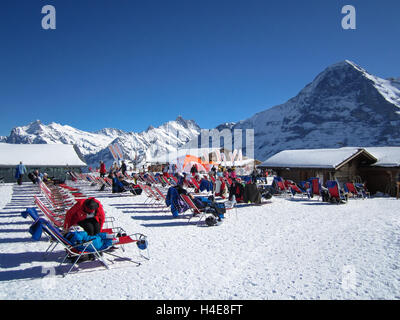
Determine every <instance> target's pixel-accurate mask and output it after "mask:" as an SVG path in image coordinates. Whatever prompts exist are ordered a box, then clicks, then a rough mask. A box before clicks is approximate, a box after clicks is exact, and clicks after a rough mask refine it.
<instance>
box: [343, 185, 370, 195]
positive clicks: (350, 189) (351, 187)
mask: <svg viewBox="0 0 400 320" xmlns="http://www.w3.org/2000/svg"><path fill="white" fill-rule="evenodd" d="M343 188H344V190H345V191H346V192H348V193H350V194H351V195H352V198H362V199H365V198H367V195H366V194H365V192H363V190H357V188H356V186H355V184H354V183H353V182H346V183H345V184H344V186H343Z"/></svg>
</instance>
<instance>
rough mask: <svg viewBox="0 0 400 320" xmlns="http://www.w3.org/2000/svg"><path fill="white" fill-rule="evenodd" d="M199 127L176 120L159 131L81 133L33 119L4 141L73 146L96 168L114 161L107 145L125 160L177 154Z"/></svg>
mask: <svg viewBox="0 0 400 320" xmlns="http://www.w3.org/2000/svg"><path fill="white" fill-rule="evenodd" d="M199 133H200V127H199V126H198V125H197V124H196V123H195V122H194V121H193V120H185V119H183V118H182V117H178V118H177V119H176V120H174V121H169V122H167V123H164V124H162V125H161V126H160V127H158V128H154V127H149V128H148V129H147V130H146V131H143V132H140V133H135V132H126V131H123V130H119V129H114V128H104V129H101V130H98V131H96V132H87V131H82V130H79V129H76V128H73V127H71V126H69V125H61V124H58V123H55V122H52V123H50V124H48V125H46V124H43V123H42V122H41V121H40V120H36V121H34V122H32V123H30V124H28V125H26V126H21V127H16V128H14V129H12V131H11V134H10V136H9V137H7V138H6V139H5V141H3V142H7V143H17V144H21V143H22V144H74V145H76V146H77V147H78V148H79V150H80V151H81V153H82V154H83V155H84V156H85V160H86V162H87V163H88V165H91V166H97V165H98V163H99V161H100V160H103V161H105V162H106V164H107V165H111V164H112V162H113V161H114V159H113V158H112V155H111V153H110V151H109V149H108V146H109V145H110V144H114V143H119V145H120V146H121V147H122V152H123V153H124V155H125V156H126V158H131V159H132V158H135V157H136V158H137V160H138V162H143V161H144V160H146V158H150V157H153V156H157V155H161V154H162V153H165V152H170V151H176V149H177V147H180V146H181V145H183V144H185V143H186V142H188V141H189V140H191V139H193V138H195V137H197V135H198V134H199Z"/></svg>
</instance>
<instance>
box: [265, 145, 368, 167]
mask: <svg viewBox="0 0 400 320" xmlns="http://www.w3.org/2000/svg"><path fill="white" fill-rule="evenodd" d="M363 152H364V153H366V154H368V152H367V151H365V150H364V149H362V148H357V147H345V148H339V149H302V150H284V151H281V152H279V153H277V154H275V155H274V156H272V157H271V158H269V159H267V160H266V161H264V162H263V163H262V164H260V165H259V166H260V167H270V168H321V169H337V168H338V167H340V165H342V164H344V163H345V162H347V161H349V160H350V159H352V158H353V157H355V156H357V155H358V154H360V153H363ZM369 156H371V155H369ZM373 158H374V157H372V159H373Z"/></svg>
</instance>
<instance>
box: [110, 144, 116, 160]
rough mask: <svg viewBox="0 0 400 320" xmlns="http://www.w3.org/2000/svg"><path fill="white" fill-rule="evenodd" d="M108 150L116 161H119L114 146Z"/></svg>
mask: <svg viewBox="0 0 400 320" xmlns="http://www.w3.org/2000/svg"><path fill="white" fill-rule="evenodd" d="M108 149H109V150H110V152H111V154H112V156H113V158H114V160H115V161H118V156H117V154H116V152H115V150H114V148H113V146H112V145H111V144H110V145H109V146H108Z"/></svg>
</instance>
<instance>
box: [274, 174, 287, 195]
mask: <svg viewBox="0 0 400 320" xmlns="http://www.w3.org/2000/svg"><path fill="white" fill-rule="evenodd" d="M273 183H274V185H275V189H276V191H277V192H278V193H280V194H283V195H284V196H286V195H290V194H289V193H290V191H289V190H288V189H287V188H286V186H285V180H283V178H282V177H274V182H273Z"/></svg>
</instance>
